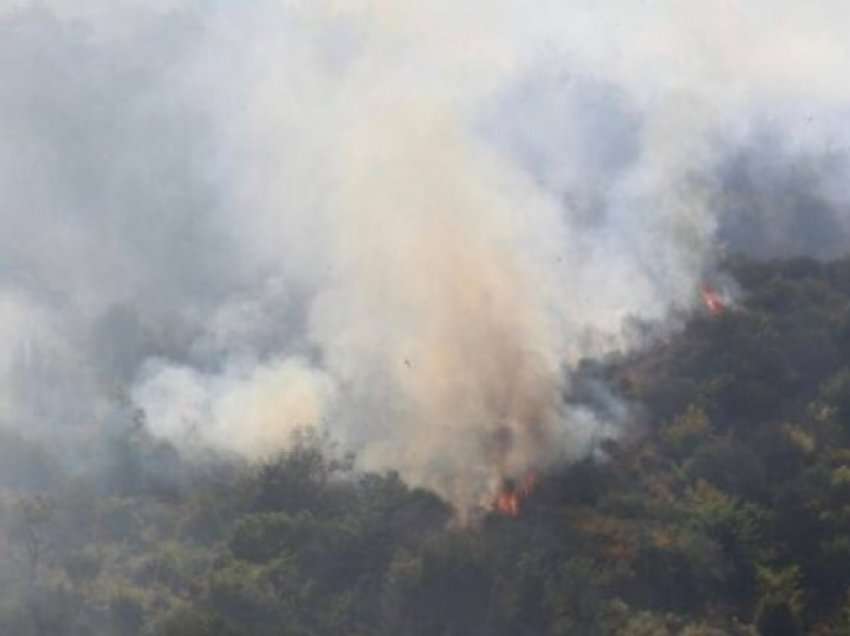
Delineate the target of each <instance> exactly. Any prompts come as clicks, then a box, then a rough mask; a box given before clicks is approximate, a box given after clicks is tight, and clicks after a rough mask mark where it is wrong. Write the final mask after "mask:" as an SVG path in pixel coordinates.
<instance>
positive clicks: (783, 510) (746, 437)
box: [0, 260, 850, 636]
mask: <svg viewBox="0 0 850 636" xmlns="http://www.w3.org/2000/svg"><path fill="white" fill-rule="evenodd" d="M727 267H728V269H729V270H730V274H731V275H732V276H733V277H734V278H735V280H737V281H738V282H739V283H740V285H741V288H742V289H741V293H740V295H739V296H738V298H737V299H736V300H735V302H734V303H733V304H732V305H730V306H729V307H727V308H726V310H725V311H723V312H722V313H719V315H716V316H714V315H711V312H708V311H706V312H703V313H699V315H695V316H692V317H690V318H689V319H688V321H687V322H686V324H685V326H684V328H683V329H682V330H681V331H679V332H677V333H676V334H674V335H672V336H668V337H664V338H661V339H659V340H658V341H657V342H656V343H655V344H653V345H652V346H651V347H650V348H649V349H648V350H645V351H644V352H643V353H641V354H638V355H634V356H631V357H628V358H622V359H620V358H616V359H611V360H607V361H604V362H598V361H596V362H594V363H592V364H591V363H588V364H587V365H585V366H586V368H587V369H590V368H591V367H592V369H591V370H592V373H593V374H594V375H597V376H599V377H603V378H605V381H606V382H607V383H609V384H610V385H611V386H612V387H613V388H614V389H615V390H616V391H617V392H618V393H619V395H621V396H624V397H625V398H626V400H627V401H628V403H629V404H630V405H632V408H631V410H632V411H633V416H632V420H633V421H632V422H631V423H630V424H629V426H627V429H626V431H625V432H624V434H623V435H622V436H620V437H619V438H618V439H614V440H601V441H600V448H599V449H598V452H596V453H595V454H594V458H593V459H588V460H585V461H583V462H581V463H578V464H575V465H572V466H570V467H565V468H563V469H561V470H559V471H556V472H552V473H550V474H544V475H540V476H539V478H538V483H537V486H536V488H535V489H534V490H533V491H532V492H531V494H530V495H529V496H528V497H527V499H525V500H524V501H523V502H522V505H521V509H520V511H519V514H518V515H517V516H516V517H510V516H505V515H502V514H499V513H497V512H489V513H487V514H485V515H483V517H482V518H481V519H480V520H479V521H478V522H476V523H472V524H469V525H459V524H457V523H456V522H455V521H454V520H453V519H454V518H453V511H452V510H451V509H450V507H449V505H448V504H446V503H444V502H443V501H441V500H440V499H439V498H438V497H437V496H436V495H434V494H431V493H429V492H426V491H424V490H419V489H414V488H411V487H409V486H408V485H406V484H405V483H404V482H403V481H402V480H401V479H400V478H399V477H398V476H397V475H395V474H368V473H363V472H361V471H359V470H358V469H357V458H356V457H350V456H346V455H343V454H341V453H340V452H339V451H338V450H337V448H336V447H335V445H334V441H333V440H331V439H327V438H325V437H323V436H322V435H320V434H318V433H315V432H312V431H309V430H308V431H304V432H302V433H301V434H300V435H299V436H298V437H297V438H296V439H295V440H293V445H292V447H291V450H289V451H288V452H286V453H284V454H282V455H279V456H276V457H273V458H270V459H268V460H267V461H266V462H264V463H262V464H260V465H248V464H244V463H235V462H233V461H230V460H226V459H223V458H217V459H212V458H211V459H205V460H203V461H199V460H198V459H192V460H191V461H190V460H187V459H185V458H183V457H182V456H181V454H179V453H178V452H177V450H175V449H174V448H172V447H170V446H169V445H167V444H165V443H163V442H160V441H157V440H156V439H155V438H154V437H152V436H151V435H150V434H149V433H148V432H147V430H146V428H145V422H144V420H143V418H139V419H138V420H137V421H136V422H134V423H133V425H132V426H128V427H126V428H123V429H122V428H118V429H116V430H115V431H114V432H113V434H112V436H111V438H110V440H109V443H108V444H107V445H106V446H103V447H98V448H97V449H93V450H92V454H93V456H95V455H96V456H97V458H98V461H96V462H94V461H93V462H91V467H90V468H88V469H76V470H74V469H70V468H65V466H66V465H67V462H65V461H60V458H61V457H62V452H63V449H60V448H51V447H48V446H45V445H43V444H37V443H35V442H33V441H29V440H28V439H27V438H26V436H25V434H23V433H21V434H11V433H3V437H2V440H0V488H2V490H0V504H2V508H1V509H0V514H2V530H0V634H2V635H8V636H59V635H68V636H70V635H75V636H84V635H85V636H88V635H92V634H95V635H106V634H115V635H116V636H118V635H120V636H134V635H137V634H138V635H142V634H143V635H146V636H213V635H216V636H225V635H227V636H265V635H269V636H270V635H292V636H296V635H297V636H320V635H321V636H380V635H386V636H408V635H409V636H545V635H552V636H555V635H564V636H566V635H584V636H592V635H594V634H599V635H602V634H626V635H633V636H638V635H646V636H649V635H656V634H657V635H664V634H671V635H672V634H688V635H690V636H696V635H700V634H701V635H709V634H717V635H718V636H719V635H722V634H765V635H771V636H780V635H785V634H789V635H790V634H804V633H805V634H850V598H848V591H850V260H843V261H837V262H831V263H826V264H824V263H819V262H816V261H809V260H797V261H784V262H772V263H767V264H760V263H754V262H748V261H733V262H731V263H729V264H728V265H727ZM589 372H590V371H589Z"/></svg>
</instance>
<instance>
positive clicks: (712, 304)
mask: <svg viewBox="0 0 850 636" xmlns="http://www.w3.org/2000/svg"><path fill="white" fill-rule="evenodd" d="M702 301H703V303H705V307H706V309H708V313H710V314H711V315H712V316H722V315H723V314H724V313H725V312H726V301H725V300H724V298H723V296H721V295H720V292H718V291H717V290H716V289H714V287H711V286H709V285H706V286H705V287H703V288H702Z"/></svg>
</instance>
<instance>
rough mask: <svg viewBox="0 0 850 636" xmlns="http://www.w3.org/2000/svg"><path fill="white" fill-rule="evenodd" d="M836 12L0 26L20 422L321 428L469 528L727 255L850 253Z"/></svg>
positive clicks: (12, 386) (435, 14) (575, 9)
mask: <svg viewBox="0 0 850 636" xmlns="http://www.w3.org/2000/svg"><path fill="white" fill-rule="evenodd" d="M827 4H828V5H829V9H830V10H829V11H822V10H820V9H816V8H814V7H804V6H801V5H799V4H798V3H792V2H780V3H776V2H770V3H768V2H750V3H746V4H744V3H728V5H727V6H726V8H725V10H724V11H722V12H717V11H715V9H714V8H713V7H710V6H707V5H703V6H699V7H694V6H688V7H686V8H685V7H683V6H681V5H679V4H678V3H674V2H661V3H658V6H657V8H656V10H654V11H653V12H651V13H649V12H646V11H644V10H642V9H641V8H640V6H639V5H640V3H637V2H634V3H632V2H626V3H621V2H618V3H592V4H591V3H583V2H571V3H554V2H544V3H538V4H536V5H535V6H534V7H531V8H529V7H528V6H527V5H524V4H522V3H516V2H509V1H501V0H500V1H499V2H495V3H493V2H488V3H478V2H473V3H464V4H463V5H462V6H458V5H456V4H455V3H449V2H443V1H438V2H431V3H427V4H426V5H425V6H420V5H421V3H420V4H418V5H413V4H407V5H403V4H399V3H389V2H382V1H366V0H363V1H361V2H357V1H351V2H332V1H320V2H311V3H301V2H286V3H277V2H275V3H272V2H258V3H251V4H250V6H238V7H237V6H234V5H229V4H225V3H216V2H189V1H187V0H172V1H170V2H160V3H155V4H150V3H135V2H132V1H127V2H122V3H100V2H97V1H95V2H91V3H87V4H85V5H79V4H78V3H71V2H67V3H66V2H62V1H61V0H54V1H52V2H45V3H39V4H38V5H35V4H30V3H27V2H23V1H22V2H11V3H10V2H7V3H3V4H2V5H0V10H2V14H1V15H2V18H0V30H2V38H0V72H2V76H3V78H4V81H3V83H2V87H0V131H2V145H0V165H2V170H0V184H2V189H3V193H4V203H3V206H2V208H0V210H2V211H0V223H2V230H3V231H2V234H0V308H2V313H0V338H2V343H3V347H2V353H0V371H1V372H2V382H1V383H0V417H2V421H3V423H4V426H6V427H8V428H11V429H14V430H15V431H18V432H20V433H21V434H23V435H26V436H29V437H32V438H36V439H49V440H51V443H53V444H57V445H59V444H61V445H71V446H73V444H74V440H78V439H82V438H86V439H90V436H91V435H92V434H93V433H92V430H103V429H106V430H108V429H109V427H110V426H114V425H115V422H116V420H122V418H123V419H126V418H127V417H128V416H127V415H126V414H127V413H130V412H132V410H133V409H134V408H139V409H142V410H143V411H144V413H145V414H146V422H147V426H148V427H149V428H150V430H151V432H153V433H154V434H155V435H158V436H161V437H164V438H167V439H169V440H172V441H173V442H174V443H176V444H177V445H178V446H179V447H180V448H182V449H184V450H185V452H187V453H191V452H193V449H195V450H196V449H199V448H206V447H213V448H218V449H221V450H225V451H227V452H234V453H237V454H241V455H245V456H248V457H257V456H263V455H266V454H269V453H272V452H273V451H274V450H275V449H276V448H280V447H281V445H284V444H285V443H286V440H287V439H288V438H289V434H290V432H291V431H292V430H293V429H294V428H296V427H299V426H305V425H316V426H320V427H324V428H327V429H328V430H329V432H330V433H331V435H333V436H334V437H335V438H337V439H339V440H340V441H341V443H342V444H343V445H344V446H345V447H347V448H351V449H353V450H356V451H357V452H358V454H359V457H360V461H361V462H362V465H363V466H364V467H368V468H374V469H386V468H393V469H397V470H399V471H400V472H401V473H402V475H403V476H404V477H405V478H407V479H408V480H410V481H411V482H414V483H417V484H424V485H427V486H430V487H433V488H435V489H437V490H438V491H439V492H440V493H441V494H443V495H444V496H447V497H449V498H450V499H451V500H452V501H453V502H454V503H456V504H457V505H458V507H459V508H461V509H469V508H470V507H473V506H475V505H477V504H479V503H480V502H482V501H486V500H487V499H488V498H490V497H492V495H493V493H494V491H495V489H497V488H498V487H499V482H500V480H501V479H502V478H504V477H506V476H507V477H512V476H517V475H521V474H522V473H523V472H524V471H527V470H529V469H541V468H544V469H545V468H546V467H547V466H549V465H551V464H553V463H558V462H562V461H568V460H571V459H575V458H576V457H578V456H581V455H582V454H584V453H586V452H588V448H590V446H591V445H590V444H588V440H590V439H595V438H597V437H598V436H599V435H600V431H605V432H606V433H605V434H606V435H607V434H609V433H610V434H616V430H617V428H618V427H621V426H628V419H629V418H628V414H627V413H624V412H622V409H612V407H610V406H609V407H606V409H602V410H593V409H586V408H585V409H576V408H575V407H574V406H573V407H571V406H570V404H569V403H568V402H565V400H564V399H563V396H564V395H565V394H569V390H570V386H571V376H572V374H573V370H574V369H575V368H576V365H577V364H578V363H579V361H580V360H581V359H583V358H594V357H599V356H604V355H606V354H608V353H611V352H617V351H627V350H630V349H632V348H635V347H639V346H641V344H642V339H641V338H639V337H635V336H634V331H633V330H629V329H628V328H626V327H625V325H627V324H628V323H629V321H634V320H640V321H645V322H648V323H653V324H656V325H660V326H662V327H663V326H664V325H668V324H669V325H671V327H670V328H672V325H674V324H675V321H670V322H668V319H669V317H670V316H671V315H673V314H677V315H678V314H680V313H681V312H682V311H687V310H688V308H690V307H693V306H694V304H695V303H697V302H698V290H699V287H700V284H701V282H702V280H703V279H704V278H705V276H706V275H710V274H713V273H714V271H715V268H716V264H717V259H718V255H719V253H720V250H722V249H733V250H743V251H746V252H749V253H751V254H753V255H756V256H759V257H770V256H774V255H777V254H785V253H789V252H790V253H798V254H810V255H814V256H819V257H826V256H833V255H836V254H839V253H842V252H843V251H845V250H846V248H847V245H846V242H847V241H846V237H847V227H848V218H847V217H848V214H847V209H848V208H847V202H848V198H850V197H848V192H847V190H846V186H845V185H844V183H845V182H846V176H847V171H848V170H847V169H848V164H847V161H846V147H847V146H846V137H847V135H846V132H845V130H844V129H845V128H846V126H843V125H842V124H843V122H844V117H845V114H846V113H847V112H848V111H847V107H848V91H847V87H846V82H845V81H844V79H843V78H844V77H846V76H847V74H846V72H847V70H848V69H847V63H848V59H850V58H848V50H847V46H848V45H847V43H846V38H845V37H844V32H843V29H842V28H841V24H842V23H843V24H846V20H845V21H843V22H842V20H841V19H839V18H840V17H850V16H847V15H846V14H847V11H848V10H847V9H846V8H845V7H844V5H843V4H842V3H839V2H834V3H827ZM822 8H823V7H821V9H822ZM721 15H722V18H721V17H719V16H721ZM801 227H804V228H805V231H802V232H801V231H799V229H800V228H801ZM611 399H612V400H613V398H611ZM606 400H608V398H606ZM613 413H616V417H615V416H614V415H612V414H613Z"/></svg>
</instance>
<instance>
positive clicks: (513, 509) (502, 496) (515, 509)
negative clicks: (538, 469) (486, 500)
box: [493, 471, 538, 518]
mask: <svg viewBox="0 0 850 636" xmlns="http://www.w3.org/2000/svg"><path fill="white" fill-rule="evenodd" d="M537 481H538V477H537V473H535V472H533V471H532V472H529V473H528V474H527V475H526V476H525V477H524V478H523V479H522V482H520V483H519V484H515V483H513V482H512V481H506V483H505V487H504V488H503V489H502V492H500V493H499V495H498V496H497V497H496V501H495V502H494V503H493V507H494V508H495V510H496V511H497V512H498V513H499V514H502V515H504V516H506V517H512V518H516V517H518V516H519V513H520V511H521V510H522V503H523V501H525V500H526V499H527V498H528V497H529V496H530V495H531V493H532V492H534V489H535V488H536V487H537Z"/></svg>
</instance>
